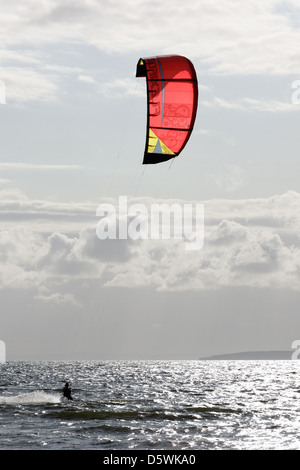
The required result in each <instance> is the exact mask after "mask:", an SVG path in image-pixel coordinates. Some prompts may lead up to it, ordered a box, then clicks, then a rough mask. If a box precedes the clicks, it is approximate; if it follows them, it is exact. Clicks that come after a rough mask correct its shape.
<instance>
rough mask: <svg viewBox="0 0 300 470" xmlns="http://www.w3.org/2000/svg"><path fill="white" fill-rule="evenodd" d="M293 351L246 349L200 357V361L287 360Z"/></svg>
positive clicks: (290, 357)
mask: <svg viewBox="0 0 300 470" xmlns="http://www.w3.org/2000/svg"><path fill="white" fill-rule="evenodd" d="M293 352H295V351H294V350H293V351H244V352H238V353H232V354H218V355H215V356H208V357H200V358H199V360H200V361H251V360H252V361H268V360H269V361H274V360H277V361H278V360H281V361H287V360H289V359H292V355H293Z"/></svg>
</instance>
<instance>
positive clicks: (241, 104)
mask: <svg viewBox="0 0 300 470" xmlns="http://www.w3.org/2000/svg"><path fill="white" fill-rule="evenodd" d="M201 105H202V106H205V107H207V108H223V109H228V110H235V111H260V112H267V113H276V112H293V111H298V108H297V106H295V104H293V103H292V102H291V101H290V102H283V101H278V100H265V99H253V98H247V97H245V98H242V99H240V100H234V101H228V100H226V99H224V98H218V97H214V98H212V100H210V101H209V100H203V101H201Z"/></svg>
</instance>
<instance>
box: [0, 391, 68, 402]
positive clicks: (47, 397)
mask: <svg viewBox="0 0 300 470" xmlns="http://www.w3.org/2000/svg"><path fill="white" fill-rule="evenodd" d="M45 403H61V397H60V396H58V395H52V394H50V393H45V392H40V391H36V392H30V393H21V394H20V395H14V396H0V405H24V404H26V405H27V404H33V405H40V404H41V405H42V404H45Z"/></svg>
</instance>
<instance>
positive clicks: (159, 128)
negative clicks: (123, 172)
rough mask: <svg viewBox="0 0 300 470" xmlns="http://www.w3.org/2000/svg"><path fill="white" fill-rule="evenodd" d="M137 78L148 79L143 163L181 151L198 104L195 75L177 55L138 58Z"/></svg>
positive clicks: (187, 61) (188, 134)
mask: <svg viewBox="0 0 300 470" xmlns="http://www.w3.org/2000/svg"><path fill="white" fill-rule="evenodd" d="M136 76H137V77H146V79H147V98H148V106H147V135H146V146H145V153H144V160H143V164H148V163H160V162H165V161H166V160H170V159H171V158H174V157H176V156H177V155H179V154H180V152H181V151H182V149H183V148H184V146H185V145H186V143H187V141H188V139H189V138H190V135H191V133H192V130H193V125H194V122H195V118H196V112H197V104H198V84H197V75H196V72H195V69H194V66H193V64H192V63H191V61H190V60H189V59H187V58H186V57H183V56H179V55H166V56H157V57H147V58H141V59H140V60H139V61H138V64H137V69H136Z"/></svg>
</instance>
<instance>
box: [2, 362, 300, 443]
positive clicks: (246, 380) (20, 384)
mask: <svg viewBox="0 0 300 470" xmlns="http://www.w3.org/2000/svg"><path fill="white" fill-rule="evenodd" d="M299 367H300V361H145V362H143V361H113V362H110V361H105V362H70V363H57V362H32V363H28V362H11V363H7V364H1V365H0V449H6V450H7V449H49V450H53V449H56V450H61V449H80V450H86V449H95V450H97V449H99V450H103V449H104V450H108V449H111V450H114V449H115V450H120V449H124V450H138V449H143V450H157V449H163V450H167V449H172V450H178V449H186V450H193V449H195V450H204V449H213V450H216V449H222V450H226V449H269V450H270V449H300V439H299V437H300V379H299ZM67 380H68V381H69V382H70V384H71V386H72V388H73V396H74V401H73V402H64V401H63V400H62V398H61V389H62V387H63V385H64V382H65V381H67Z"/></svg>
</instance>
